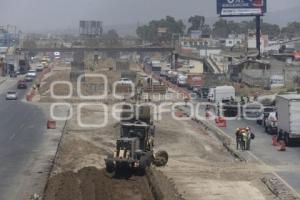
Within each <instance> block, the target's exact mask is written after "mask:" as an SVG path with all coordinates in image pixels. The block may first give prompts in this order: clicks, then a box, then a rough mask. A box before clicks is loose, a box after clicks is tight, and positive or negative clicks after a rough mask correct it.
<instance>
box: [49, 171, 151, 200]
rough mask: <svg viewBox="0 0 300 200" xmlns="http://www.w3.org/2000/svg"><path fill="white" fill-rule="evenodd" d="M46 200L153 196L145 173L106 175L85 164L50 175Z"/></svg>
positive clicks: (148, 199)
mask: <svg viewBox="0 0 300 200" xmlns="http://www.w3.org/2000/svg"><path fill="white" fill-rule="evenodd" d="M44 199H45V200H119V199H130V200H154V198H153V196H152V193H151V191H150V188H149V185H148V184H147V180H146V178H145V177H132V178H130V179H128V180H126V179H111V178H108V177H107V176H106V175H105V173H104V171H103V170H99V169H97V168H95V167H86V168H83V169H81V170H79V171H78V172H77V173H75V172H70V171H69V172H65V173H61V174H58V175H56V176H53V177H52V178H50V180H49V181H48V185H47V188H46V191H45V194H44Z"/></svg>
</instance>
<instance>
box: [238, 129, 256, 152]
mask: <svg viewBox="0 0 300 200" xmlns="http://www.w3.org/2000/svg"><path fill="white" fill-rule="evenodd" d="M235 135H236V149H238V148H239V145H240V147H241V149H242V150H250V142H251V139H254V138H255V135H254V134H253V133H252V131H251V129H250V128H249V127H246V128H237V129H236V133H235Z"/></svg>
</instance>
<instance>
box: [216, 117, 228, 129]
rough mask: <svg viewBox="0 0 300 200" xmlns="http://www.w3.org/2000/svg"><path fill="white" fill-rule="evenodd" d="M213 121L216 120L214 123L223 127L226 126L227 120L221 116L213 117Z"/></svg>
mask: <svg viewBox="0 0 300 200" xmlns="http://www.w3.org/2000/svg"><path fill="white" fill-rule="evenodd" d="M215 122H216V124H217V125H218V127H220V128H225V127H227V122H226V120H225V119H224V118H223V117H220V116H219V117H217V118H216V119H215Z"/></svg>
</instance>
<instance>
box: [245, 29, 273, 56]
mask: <svg viewBox="0 0 300 200" xmlns="http://www.w3.org/2000/svg"><path fill="white" fill-rule="evenodd" d="M260 44H261V45H260V51H261V52H265V51H266V50H267V48H268V46H269V36H268V35H261V37H260ZM248 49H256V34H255V33H254V32H249V34H248Z"/></svg>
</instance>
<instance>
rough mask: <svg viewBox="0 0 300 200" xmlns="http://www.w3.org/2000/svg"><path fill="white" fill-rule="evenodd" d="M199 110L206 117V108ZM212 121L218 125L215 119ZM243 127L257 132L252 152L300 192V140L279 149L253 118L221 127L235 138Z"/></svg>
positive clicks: (233, 121) (230, 122) (235, 121)
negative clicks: (282, 149)
mask: <svg viewBox="0 0 300 200" xmlns="http://www.w3.org/2000/svg"><path fill="white" fill-rule="evenodd" d="M197 102H199V100H195V101H194V103H197ZM185 110H186V111H188V110H189V108H185ZM198 112H199V114H200V115H201V117H203V118H204V119H205V114H204V113H205V112H204V110H203V109H201V110H200V111H198ZM211 123H212V124H214V125H216V124H215V122H214V121H211ZM242 127H249V128H251V130H252V132H253V133H254V134H255V139H254V140H252V142H251V150H250V153H252V154H253V155H254V156H255V157H256V158H257V159H258V160H259V161H261V162H263V163H265V164H267V165H269V166H271V167H272V168H273V169H274V171H275V172H276V173H277V175H279V177H281V178H282V179H283V181H285V182H286V184H287V185H288V186H290V187H291V188H292V189H293V190H295V192H297V193H298V194H300V170H299V169H300V142H298V143H294V144H293V145H292V147H287V148H286V151H278V150H277V147H275V146H273V145H272V136H271V135H269V134H267V133H265V129H264V127H263V126H261V125H258V124H257V123H256V121H252V120H250V121H249V120H245V119H241V120H232V121H227V127H226V128H220V129H221V130H223V131H224V132H225V133H227V134H228V135H230V136H231V137H232V138H235V132H236V129H237V128H242Z"/></svg>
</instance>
